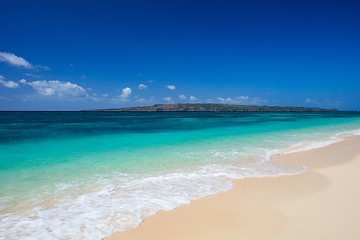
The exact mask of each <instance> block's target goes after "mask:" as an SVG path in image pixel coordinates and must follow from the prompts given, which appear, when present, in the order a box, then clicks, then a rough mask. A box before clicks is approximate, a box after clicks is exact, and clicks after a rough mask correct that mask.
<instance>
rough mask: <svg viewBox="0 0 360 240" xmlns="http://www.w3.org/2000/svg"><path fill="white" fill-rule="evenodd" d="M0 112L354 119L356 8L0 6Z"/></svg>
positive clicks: (359, 81)
mask: <svg viewBox="0 0 360 240" xmlns="http://www.w3.org/2000/svg"><path fill="white" fill-rule="evenodd" d="M0 9H1V14H0V110H79V109H94V108H115V107H125V106H138V105H152V104H155V103H178V102H215V103H230V104H257V105H282V106H284V105H290V106H316V107H325V108H338V109H341V110H360V91H359V90H360V31H359V26H360V14H359V12H360V2H359V1H316V0H314V1H304V0H302V1H270V0H264V1H258V0H252V1H226V0H225V1H136V0H132V1H106V0H105V1H64V0H63V1H17V0H11V1H8V0H2V1H1V2H0Z"/></svg>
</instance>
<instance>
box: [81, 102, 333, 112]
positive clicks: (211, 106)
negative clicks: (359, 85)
mask: <svg viewBox="0 0 360 240" xmlns="http://www.w3.org/2000/svg"><path fill="white" fill-rule="evenodd" d="M82 111H91V112H336V111H338V110H337V109H324V108H316V107H287V106H257V105H233V104H215V103H176V104H155V105H153V106H144V107H127V108H110V109H94V110H82Z"/></svg>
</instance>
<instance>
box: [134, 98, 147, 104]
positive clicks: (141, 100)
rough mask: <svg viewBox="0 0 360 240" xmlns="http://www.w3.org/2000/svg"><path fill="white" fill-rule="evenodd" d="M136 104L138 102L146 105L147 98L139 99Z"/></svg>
mask: <svg viewBox="0 0 360 240" xmlns="http://www.w3.org/2000/svg"><path fill="white" fill-rule="evenodd" d="M135 102H137V103H146V102H147V101H146V99H145V98H139V99H137V100H136V101H135Z"/></svg>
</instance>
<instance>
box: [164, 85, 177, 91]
mask: <svg viewBox="0 0 360 240" xmlns="http://www.w3.org/2000/svg"><path fill="white" fill-rule="evenodd" d="M166 87H167V88H168V89H170V90H175V89H176V87H175V86H174V85H167V86H166Z"/></svg>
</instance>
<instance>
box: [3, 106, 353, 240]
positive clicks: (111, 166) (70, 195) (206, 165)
mask: <svg viewBox="0 0 360 240" xmlns="http://www.w3.org/2000/svg"><path fill="white" fill-rule="evenodd" d="M356 134H360V114H359V113H348V112H339V113H116V112H2V113H0V183H1V185H0V214H1V216H0V228H1V231H0V239H101V238H102V237H106V236H109V235H111V234H112V233H113V232H114V231H116V230H125V229H129V228H133V227H136V226H137V225H138V224H139V223H140V222H141V221H142V219H143V218H144V217H146V216H150V215H153V214H155V213H156V212H157V211H159V210H170V209H173V208H175V207H177V206H179V205H180V204H182V203H186V202H190V201H191V199H195V198H199V197H202V196H206V195H209V194H213V193H216V192H219V191H223V190H226V189H230V188H231V187H232V179H234V178H244V177H249V176H259V177H262V176H277V175H282V174H296V173H300V172H302V171H304V170H305V167H303V166H291V167H290V166H287V165H281V164H275V163H273V162H271V161H270V159H271V157H272V156H273V155H274V154H277V153H284V152H292V151H301V150H307V149H312V148H315V147H321V146H324V145H328V144H331V143H333V142H336V141H340V140H341V139H342V138H343V137H346V136H351V135H356Z"/></svg>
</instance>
